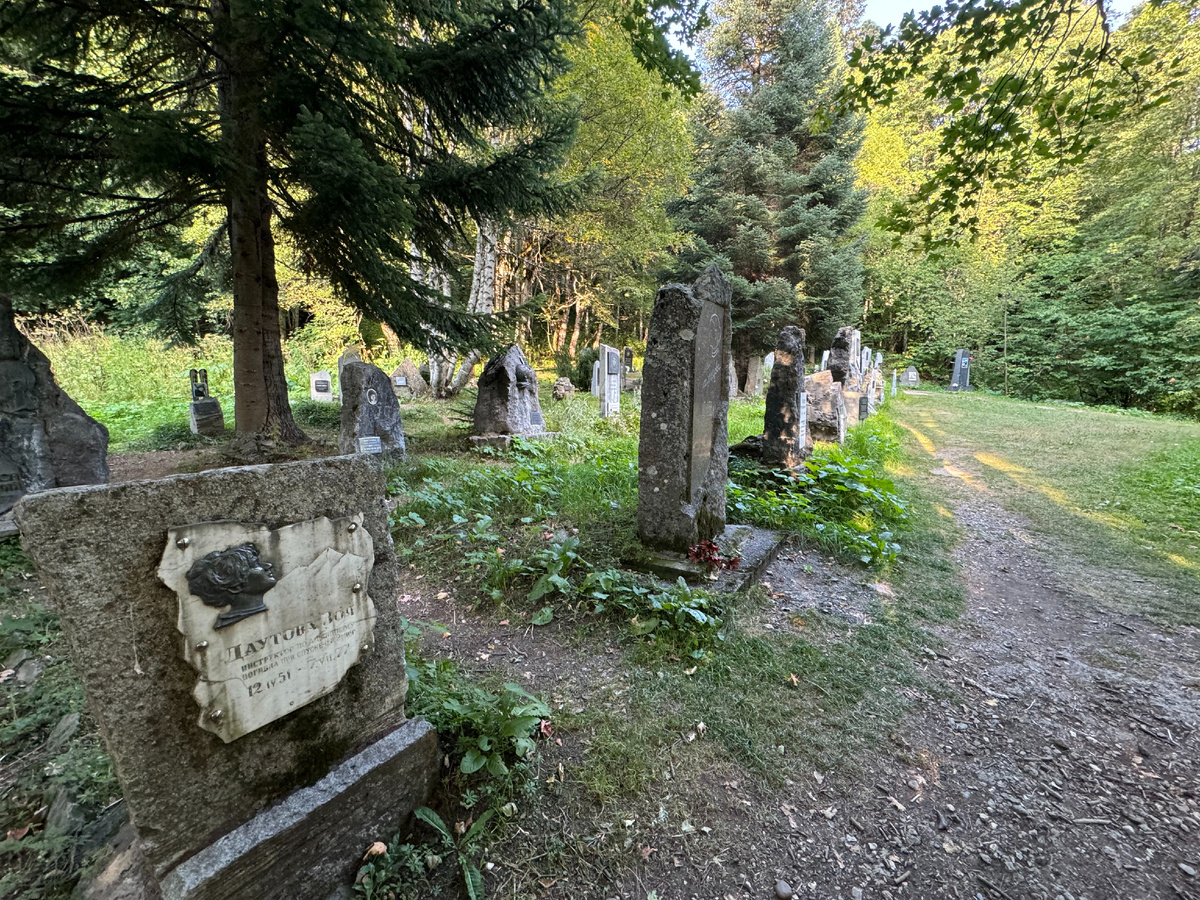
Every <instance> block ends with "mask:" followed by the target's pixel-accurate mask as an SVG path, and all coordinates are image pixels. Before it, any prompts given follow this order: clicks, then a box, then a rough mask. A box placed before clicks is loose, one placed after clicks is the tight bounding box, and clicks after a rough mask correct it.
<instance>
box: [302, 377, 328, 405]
mask: <svg viewBox="0 0 1200 900" xmlns="http://www.w3.org/2000/svg"><path fill="white" fill-rule="evenodd" d="M308 396H309V397H310V398H311V399H313V400H315V401H317V402H318V403H332V402H333V381H332V379H330V377H329V373H328V372H313V373H312V374H311V375H309V376H308Z"/></svg>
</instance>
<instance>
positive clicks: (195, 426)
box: [188, 369, 225, 437]
mask: <svg viewBox="0 0 1200 900" xmlns="http://www.w3.org/2000/svg"><path fill="white" fill-rule="evenodd" d="M188 377H189V378H190V379H191V383H192V402H191V404H190V405H189V407H188V410H189V416H190V420H191V421H190V425H191V429H192V434H201V435H204V436H205V437H220V436H222V435H224V434H225V413H224V412H222V411H221V404H220V402H219V401H218V400H217V399H216V398H215V397H213V396H212V395H211V394H209V392H208V369H192V370H190V371H189V372H188Z"/></svg>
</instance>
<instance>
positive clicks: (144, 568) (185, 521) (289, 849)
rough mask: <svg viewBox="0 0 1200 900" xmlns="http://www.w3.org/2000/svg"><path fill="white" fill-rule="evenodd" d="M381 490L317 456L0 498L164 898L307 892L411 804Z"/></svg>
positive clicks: (313, 899) (365, 476) (398, 821)
mask: <svg viewBox="0 0 1200 900" xmlns="http://www.w3.org/2000/svg"><path fill="white" fill-rule="evenodd" d="M384 492H385V484H384V475H383V472H382V470H381V469H380V468H379V467H378V466H377V465H372V464H371V463H370V462H368V461H367V460H365V459H363V458H361V457H336V458H325V459H316V460H305V461H302V462H296V463H286V464H281V465H273V466H254V467H245V468H233V469H217V470H214V471H210V472H203V473H200V474H197V475H179V476H174V477H171V478H163V479H158V480H154V481H143V482H126V483H122V484H117V485H112V486H104V487H87V488H67V489H61V490H54V491H47V492H45V493H41V494H35V495H31V496H29V497H26V498H24V499H23V500H22V501H21V503H20V504H19V505H18V507H17V510H16V514H17V521H18V523H19V524H20V527H21V540H22V545H23V546H24V548H25V550H26V552H28V553H29V555H30V556H31V557H32V558H33V560H34V562H35V563H36V565H37V567H38V571H39V574H40V576H41V578H42V579H43V583H44V584H45V585H46V586H47V587H48V588H49V590H50V591H51V593H52V595H53V596H54V598H55V602H56V607H57V610H58V612H59V614H60V616H61V618H62V626H63V630H64V632H66V634H67V636H68V639H69V644H70V647H71V652H72V656H73V660H74V666H75V669H76V671H77V672H78V673H79V674H80V676H81V677H82V679H83V683H84V688H85V690H86V692H87V701H88V711H89V713H90V714H91V715H92V716H93V717H94V718H95V720H96V722H97V724H98V725H99V727H100V732H101V735H102V737H103V738H104V741H105V743H106V745H107V747H108V751H109V754H110V756H111V757H112V759H113V763H114V766H115V769H116V772H117V775H118V778H119V780H120V782H121V789H122V795H123V797H124V799H125V802H126V804H127V806H128V809H129V813H130V816H131V818H132V821H133V823H134V824H135V826H136V827H137V829H138V833H139V836H140V837H139V843H140V853H141V856H142V857H143V858H144V861H145V864H146V866H145V867H146V869H147V870H148V873H149V875H151V876H152V877H153V879H154V880H155V881H156V882H157V883H158V885H160V886H161V889H162V894H163V896H164V897H165V898H167V900H232V898H250V897H253V898H261V900H325V898H327V897H328V896H329V895H330V894H331V893H332V892H333V891H334V890H335V889H336V888H338V887H339V886H348V885H349V884H350V883H351V882H352V881H353V878H354V874H355V871H356V869H357V866H358V861H359V860H360V859H361V856H362V852H363V849H364V847H365V845H366V844H368V843H370V841H371V840H374V839H375V838H376V837H377V836H379V835H391V834H394V833H395V832H396V831H397V830H399V829H400V827H401V826H402V825H403V823H404V821H405V819H406V818H407V817H408V816H409V814H410V813H411V812H412V810H413V809H415V808H416V807H418V806H420V805H422V804H423V803H425V802H426V800H427V798H428V796H429V794H430V792H431V790H432V787H433V784H434V781H435V779H436V774H437V767H438V762H439V760H440V755H439V753H438V750H437V741H436V735H435V734H434V733H433V732H432V729H430V727H429V725H428V724H427V723H425V722H423V721H420V720H406V719H405V716H404V696H405V692H406V688H407V682H406V680H405V677H404V671H405V670H404V637H403V626H402V623H401V618H400V614H399V612H398V610H397V608H396V603H395V597H396V594H397V583H396V560H395V554H394V552H393V550H392V543H391V538H390V531H389V525H388V517H387V508H386V506H385V504H384V502H383V497H384ZM113 523H120V526H119V527H115V528H114V527H113Z"/></svg>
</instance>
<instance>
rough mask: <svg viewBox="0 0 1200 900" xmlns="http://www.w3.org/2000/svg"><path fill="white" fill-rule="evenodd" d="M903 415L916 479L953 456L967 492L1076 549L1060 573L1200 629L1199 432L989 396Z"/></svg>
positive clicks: (899, 412) (944, 398)
mask: <svg viewBox="0 0 1200 900" xmlns="http://www.w3.org/2000/svg"><path fill="white" fill-rule="evenodd" d="M893 406H894V407H895V410H896V412H895V414H896V416H897V418H898V419H899V421H900V422H902V423H903V424H904V425H905V426H907V427H908V428H909V429H911V432H910V434H911V438H910V440H909V447H910V453H911V457H910V459H911V462H912V466H913V468H914V470H918V469H921V470H928V469H931V468H933V467H935V466H940V465H941V464H942V463H941V460H943V458H944V459H946V460H947V461H948V462H949V463H950V465H951V466H952V468H953V471H954V472H961V473H962V474H963V475H964V476H965V477H962V478H960V479H959V480H958V483H959V484H960V485H961V489H962V490H964V491H966V492H967V494H968V495H969V494H970V493H972V492H974V491H978V490H986V491H987V492H988V494H989V496H990V497H992V498H994V499H996V500H998V501H999V502H1000V503H1001V504H1003V505H1005V506H1008V507H1010V508H1012V509H1013V510H1015V511H1017V512H1019V513H1022V514H1024V515H1025V516H1027V517H1028V518H1029V519H1030V521H1031V522H1032V523H1033V526H1034V528H1035V529H1036V530H1040V531H1042V532H1044V533H1046V534H1048V535H1051V536H1053V537H1054V538H1055V539H1056V540H1057V541H1060V542H1061V543H1063V544H1065V545H1066V546H1067V547H1068V548H1069V550H1070V551H1071V552H1070V554H1069V555H1068V556H1067V557H1064V558H1061V559H1059V560H1058V564H1059V566H1060V567H1061V568H1062V569H1064V571H1065V572H1066V574H1067V576H1068V577H1070V578H1072V579H1074V580H1077V581H1079V582H1080V583H1081V584H1082V585H1083V586H1084V587H1086V588H1087V589H1088V590H1090V591H1091V592H1092V593H1093V594H1095V595H1097V596H1098V597H1100V598H1101V599H1107V600H1108V601H1110V602H1113V603H1115V604H1117V605H1119V606H1122V607H1124V608H1129V609H1132V610H1135V611H1143V612H1147V613H1149V614H1151V615H1154V616H1156V617H1158V618H1160V619H1161V620H1163V621H1169V622H1181V623H1187V624H1193V625H1195V624H1200V424H1197V423H1196V422H1192V421H1188V420H1185V419H1177V418H1172V417H1163V416H1154V415H1150V414H1147V413H1141V412H1138V413H1120V412H1115V411H1101V410H1094V409H1088V408H1082V407H1076V406H1066V405H1053V406H1050V405H1045V404H1035V403H1027V402H1023V401H1017V400H1010V399H1006V398H1002V397H996V396H989V395H984V394H934V395H930V396H910V397H906V398H905V399H904V400H903V401H902V402H901V403H899V404H893ZM954 481H955V479H953V478H946V479H944V484H947V485H948V484H951V483H953V482H954ZM1121 570H1125V571H1130V572H1133V573H1136V574H1138V575H1141V576H1143V577H1145V578H1148V579H1151V581H1152V582H1154V583H1153V584H1152V585H1151V587H1150V588H1145V587H1141V588H1135V587H1134V586H1132V585H1131V584H1130V579H1129V578H1128V577H1127V576H1126V575H1123V574H1122V571H1121Z"/></svg>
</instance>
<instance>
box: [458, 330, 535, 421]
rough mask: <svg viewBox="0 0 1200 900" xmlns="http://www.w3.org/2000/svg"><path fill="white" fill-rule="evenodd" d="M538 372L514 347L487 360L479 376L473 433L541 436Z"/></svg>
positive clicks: (510, 345) (517, 348)
mask: <svg viewBox="0 0 1200 900" xmlns="http://www.w3.org/2000/svg"><path fill="white" fill-rule="evenodd" d="M545 431H546V420H545V418H543V416H542V406H541V403H540V402H539V401H538V379H537V372H536V371H534V368H533V366H531V365H530V364H529V361H528V360H527V359H526V358H525V354H524V353H522V352H521V348H520V347H518V346H517V345H516V344H509V345H508V347H507V348H505V350H504V351H503V352H502V353H497V354H496V355H495V356H493V357H492V358H491V359H489V360H488V363H487V365H486V366H484V367H483V373H482V374H481V375H480V376H479V399H478V400H476V402H475V434H477V435H505V434H507V435H512V434H544V433H545Z"/></svg>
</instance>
